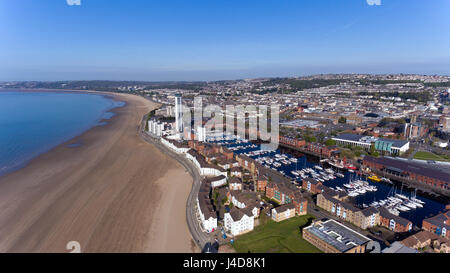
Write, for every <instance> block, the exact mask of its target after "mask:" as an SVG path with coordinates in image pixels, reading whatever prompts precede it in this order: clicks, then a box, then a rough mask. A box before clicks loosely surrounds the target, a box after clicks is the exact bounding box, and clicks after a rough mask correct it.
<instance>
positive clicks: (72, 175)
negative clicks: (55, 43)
mask: <svg viewBox="0 0 450 273" xmlns="http://www.w3.org/2000/svg"><path fill="white" fill-rule="evenodd" d="M114 96H116V97H117V99H119V100H122V101H126V102H127V105H126V106H125V107H122V108H116V109H115V110H114V112H115V113H117V115H116V116H114V117H113V118H112V119H111V120H109V121H108V124H107V125H105V126H98V127H95V128H92V129H91V130H89V131H87V132H86V133H84V134H82V135H81V136H79V137H76V138H75V139H72V140H71V141H69V142H67V143H64V144H63V145H60V146H58V147H56V148H55V149H53V150H51V151H50V152H48V153H46V154H43V155H41V156H39V157H37V158H35V159H34V160H32V161H31V162H29V163H28V164H27V166H26V167H24V168H22V169H20V170H18V171H16V172H14V173H11V174H8V175H6V176H4V177H0V252H69V250H67V249H66V245H67V243H68V242H70V241H77V242H79V243H80V245H81V252H194V251H195V252H198V249H197V248H196V246H195V244H194V242H193V241H192V239H191V235H190V233H189V230H188V227H187V224H186V200H187V197H188V195H189V191H190V189H191V187H192V178H191V177H190V176H189V174H188V173H187V172H186V171H185V169H184V168H183V167H182V166H181V165H179V164H178V163H177V162H176V161H175V160H173V159H171V158H170V157H168V156H167V155H165V154H163V153H161V152H160V151H159V150H158V149H157V148H155V147H153V146H152V145H151V144H148V143H146V142H145V141H143V140H142V139H141V138H140V137H139V135H138V130H139V125H140V121H141V119H142V116H143V115H144V114H145V113H148V112H149V111H150V110H151V109H153V108H154V107H155V105H154V104H153V103H152V102H150V101H148V100H146V99H144V98H142V97H137V96H132V95H123V94H118V95H114ZM73 143H80V144H81V145H80V146H76V145H75V146H72V147H69V146H68V145H69V144H73Z"/></svg>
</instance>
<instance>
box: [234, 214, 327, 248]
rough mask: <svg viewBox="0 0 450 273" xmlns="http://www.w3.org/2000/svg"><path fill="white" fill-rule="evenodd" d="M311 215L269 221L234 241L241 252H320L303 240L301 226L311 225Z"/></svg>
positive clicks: (235, 246)
mask: <svg viewBox="0 0 450 273" xmlns="http://www.w3.org/2000/svg"><path fill="white" fill-rule="evenodd" d="M312 219H313V217H312V216H310V215H305V216H299V217H294V218H291V219H288V220H285V221H283V222H280V223H277V222H275V221H267V222H266V223H265V224H263V225H259V226H257V227H256V228H255V230H253V231H252V232H250V233H247V234H244V235H242V236H240V237H238V238H237V239H235V242H234V248H235V249H236V251H237V252H240V253H247V252H249V251H250V252H251V253H320V252H321V251H320V250H319V249H317V248H316V247H315V246H313V245H311V244H310V243H309V242H307V241H305V240H303V238H302V236H301V233H300V227H304V226H307V225H309V223H310V220H312Z"/></svg>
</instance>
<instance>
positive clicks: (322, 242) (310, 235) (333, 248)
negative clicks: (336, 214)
mask: <svg viewBox="0 0 450 273" xmlns="http://www.w3.org/2000/svg"><path fill="white" fill-rule="evenodd" d="M302 233H303V239H305V240H306V241H308V242H310V243H311V244H313V245H314V246H316V247H317V248H318V249H320V250H322V251H323V252H325V253H364V252H366V246H367V244H368V243H369V242H370V241H371V240H370V239H369V238H367V237H366V236H364V235H362V234H360V233H358V232H356V231H354V230H352V229H350V228H348V227H346V226H344V225H343V224H341V223H338V222H336V221H335V220H327V221H325V222H322V221H318V222H314V223H312V224H311V225H310V226H308V227H306V228H304V229H303V231H302Z"/></svg>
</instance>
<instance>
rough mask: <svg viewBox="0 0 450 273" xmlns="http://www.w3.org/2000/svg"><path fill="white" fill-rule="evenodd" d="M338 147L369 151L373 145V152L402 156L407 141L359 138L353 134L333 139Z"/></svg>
mask: <svg viewBox="0 0 450 273" xmlns="http://www.w3.org/2000/svg"><path fill="white" fill-rule="evenodd" d="M332 139H333V140H335V141H336V143H337V144H338V145H346V146H352V147H361V148H363V149H364V150H367V151H368V150H370V148H371V146H372V145H375V150H377V151H384V152H388V153H390V154H397V155H400V154H403V153H404V152H406V151H408V150H409V141H406V140H397V139H385V138H377V137H373V136H361V135H355V134H342V135H340V136H337V137H333V138H332Z"/></svg>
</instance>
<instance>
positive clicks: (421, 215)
mask: <svg viewBox="0 0 450 273" xmlns="http://www.w3.org/2000/svg"><path fill="white" fill-rule="evenodd" d="M219 143H220V142H219ZM251 145H253V144H252V143H239V144H226V145H225V146H227V147H229V148H233V147H239V150H236V151H234V152H235V153H237V154H242V153H248V152H250V151H256V150H259V149H260V146H259V145H257V146H256V147H253V148H252V147H250V146H251ZM276 153H280V151H279V150H277V151H274V152H270V153H267V154H264V155H262V156H269V157H271V156H274V155H275V154H276ZM251 157H252V158H255V159H256V158H257V157H259V156H251ZM289 157H292V156H289ZM316 165H318V164H317V163H316V162H310V161H308V159H307V157H306V156H303V157H300V158H298V162H297V163H292V164H290V165H282V166H280V167H278V168H276V169H277V170H278V171H284V173H285V174H286V176H288V177H290V178H291V179H292V180H294V179H296V180H297V181H299V182H301V180H302V179H301V177H299V178H296V177H295V176H294V175H293V174H291V171H295V170H301V169H304V168H313V167H314V166H316ZM325 167H326V168H329V167H331V166H325ZM334 169H335V168H334ZM335 171H337V170H336V169H335ZM343 174H344V175H345V177H343V178H340V177H336V179H333V180H329V181H325V182H324V183H323V184H324V185H325V186H328V187H331V188H336V186H339V187H341V188H344V186H343V184H345V183H348V182H349V180H350V179H357V178H358V179H359V177H356V174H355V173H350V172H347V171H346V172H343ZM361 179H362V180H366V179H365V177H362V178H361ZM367 181H368V182H369V184H370V185H374V186H376V187H377V188H378V190H377V191H376V192H367V193H366V194H364V195H359V196H357V197H355V198H353V202H354V203H355V204H357V205H362V204H367V205H369V204H370V203H372V202H373V201H378V200H382V199H386V198H387V197H388V195H389V194H390V193H391V191H394V190H395V192H396V193H402V194H404V195H406V196H411V195H413V194H414V193H411V192H407V191H405V190H402V189H394V188H393V186H391V185H389V184H383V183H376V182H372V181H370V180H367ZM417 198H418V199H420V200H422V201H425V203H426V204H425V205H424V207H423V208H417V209H414V210H410V211H406V212H400V215H399V216H401V217H404V218H406V219H409V220H410V221H411V222H413V224H415V225H417V226H419V227H421V226H422V220H423V219H425V218H428V217H430V216H434V215H436V214H438V213H439V212H441V211H443V210H444V209H445V204H443V203H440V202H437V201H434V200H430V199H428V198H424V197H421V196H417Z"/></svg>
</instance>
